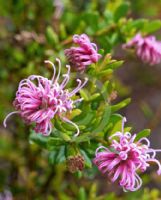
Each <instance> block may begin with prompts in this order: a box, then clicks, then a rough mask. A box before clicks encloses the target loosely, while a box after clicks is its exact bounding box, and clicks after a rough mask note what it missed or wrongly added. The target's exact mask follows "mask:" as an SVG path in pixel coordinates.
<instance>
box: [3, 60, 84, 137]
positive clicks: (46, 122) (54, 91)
mask: <svg viewBox="0 0 161 200" xmlns="http://www.w3.org/2000/svg"><path fill="white" fill-rule="evenodd" d="M56 60H57V62H58V64H59V70H58V73H57V76H56V67H55V65H54V64H53V63H52V62H50V61H45V63H49V64H51V65H52V66H53V69H54V74H53V77H52V79H51V80H49V79H47V78H44V77H42V76H37V75H32V76H29V77H28V78H27V79H24V80H22V81H21V82H20V83H19V87H18V91H17V93H16V98H15V100H14V102H13V105H14V107H15V109H16V111H15V112H12V113H10V114H9V115H8V116H7V117H6V118H5V120H4V126H5V127H6V120H7V118H8V117H9V116H11V115H12V114H14V113H18V114H19V115H20V116H21V117H22V118H23V119H24V121H25V122H26V123H28V124H31V123H35V128H34V130H35V132H37V133H42V134H44V135H49V134H50V133H51V130H52V123H51V120H52V119H53V118H54V116H55V115H58V116H59V117H60V118H61V119H62V120H64V121H66V122H68V123H71V124H73V125H74V126H75V127H76V129H77V133H76V135H78V134H79V128H78V126H77V125H76V124H75V123H73V122H72V121H70V120H69V119H67V118H66V117H65V116H64V113H66V112H67V111H71V110H72V109H73V107H74V104H75V103H76V102H79V101H81V100H82V99H77V100H75V101H73V100H72V99H71V97H72V96H73V95H75V94H76V93H77V92H78V91H79V90H80V89H81V88H82V87H84V86H85V84H86V83H87V79H85V81H84V82H83V83H82V81H81V80H80V79H77V82H78V86H77V87H76V88H75V89H74V90H73V91H71V92H69V91H68V90H67V89H65V86H66V85H67V83H68V81H69V79H70V66H69V65H67V66H66V67H67V68H68V72H67V74H64V75H63V77H64V80H63V81H62V83H61V84H59V83H58V80H59V76H60V71H61V62H60V60H59V59H56Z"/></svg>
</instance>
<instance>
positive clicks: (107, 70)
mask: <svg viewBox="0 0 161 200" xmlns="http://www.w3.org/2000/svg"><path fill="white" fill-rule="evenodd" d="M112 73H113V70H112V69H106V70H103V71H101V72H99V73H98V74H97V75H98V76H108V75H111V74H112Z"/></svg>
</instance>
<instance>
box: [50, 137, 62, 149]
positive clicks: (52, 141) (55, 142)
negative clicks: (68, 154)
mask: <svg viewBox="0 0 161 200" xmlns="http://www.w3.org/2000/svg"><path fill="white" fill-rule="evenodd" d="M63 144H64V141H63V140H62V139H60V138H55V137H50V138H49V140H48V142H47V146H48V149H52V148H55V146H61V145H63Z"/></svg>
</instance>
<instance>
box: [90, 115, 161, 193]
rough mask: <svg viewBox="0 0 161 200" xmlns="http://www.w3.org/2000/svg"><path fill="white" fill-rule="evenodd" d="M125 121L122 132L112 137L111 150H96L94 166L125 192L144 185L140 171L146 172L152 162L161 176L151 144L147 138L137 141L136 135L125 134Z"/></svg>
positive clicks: (104, 148) (160, 169) (101, 148)
mask: <svg viewBox="0 0 161 200" xmlns="http://www.w3.org/2000/svg"><path fill="white" fill-rule="evenodd" d="M125 121H126V119H125V118H124V119H123V124H122V132H116V133H115V134H114V135H112V136H111V137H110V139H112V138H113V137H115V138H118V140H116V139H113V140H112V143H111V145H110V147H109V148H106V147H104V146H100V147H98V148H97V149H96V157H95V158H94V164H95V165H96V166H97V167H98V169H99V170H100V171H101V172H102V173H103V174H105V173H106V174H107V175H108V177H109V178H110V180H111V181H112V182H115V181H116V180H118V181H119V185H120V186H121V187H123V189H124V191H128V190H129V191H136V190H138V189H139V188H140V187H141V185H142V180H141V178H140V177H139V175H138V171H139V170H140V171H141V172H144V171H145V170H146V169H147V168H148V167H149V163H150V162H155V163H156V164H157V165H158V167H159V169H158V171H157V173H158V175H160V174H161V164H160V162H159V161H158V160H157V159H156V158H155V156H156V152H157V151H161V150H154V149H152V148H150V142H149V140H148V139H147V138H145V137H144V138H141V139H140V140H138V141H135V138H136V134H134V135H133V136H132V135H131V134H130V133H129V132H125V133H124V122H125Z"/></svg>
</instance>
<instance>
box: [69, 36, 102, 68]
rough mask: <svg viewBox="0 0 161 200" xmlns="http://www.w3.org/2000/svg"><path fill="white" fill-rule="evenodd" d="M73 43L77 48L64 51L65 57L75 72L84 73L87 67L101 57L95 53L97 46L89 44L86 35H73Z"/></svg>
mask: <svg viewBox="0 0 161 200" xmlns="http://www.w3.org/2000/svg"><path fill="white" fill-rule="evenodd" d="M73 42H74V43H75V44H77V45H78V47H71V48H70V49H66V50H65V55H66V56H67V59H68V60H69V62H70V64H71V65H72V67H73V68H75V70H77V71H84V70H85V69H86V67H87V66H88V65H91V64H92V63H96V62H98V60H99V59H100V58H101V55H100V54H98V53H97V45H96V44H95V43H91V42H90V40H89V37H88V36H87V35H86V34H82V35H74V36H73Z"/></svg>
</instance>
